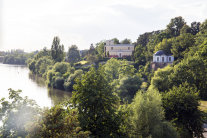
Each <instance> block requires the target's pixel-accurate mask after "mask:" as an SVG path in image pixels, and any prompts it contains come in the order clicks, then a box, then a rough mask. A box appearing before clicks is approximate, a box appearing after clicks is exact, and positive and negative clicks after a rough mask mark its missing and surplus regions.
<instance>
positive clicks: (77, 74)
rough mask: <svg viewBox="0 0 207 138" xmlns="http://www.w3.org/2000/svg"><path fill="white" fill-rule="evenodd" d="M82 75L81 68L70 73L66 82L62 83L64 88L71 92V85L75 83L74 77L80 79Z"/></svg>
mask: <svg viewBox="0 0 207 138" xmlns="http://www.w3.org/2000/svg"><path fill="white" fill-rule="evenodd" d="M82 75H83V71H82V70H76V71H75V72H74V74H71V75H70V76H69V77H68V79H67V80H66V82H65V83H64V88H65V90H66V91H70V92H72V91H73V85H74V84H75V79H81V77H82Z"/></svg>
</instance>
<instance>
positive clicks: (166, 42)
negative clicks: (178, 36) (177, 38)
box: [154, 39, 173, 54]
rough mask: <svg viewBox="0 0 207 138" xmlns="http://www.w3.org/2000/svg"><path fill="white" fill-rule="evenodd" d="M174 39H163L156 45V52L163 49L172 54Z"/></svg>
mask: <svg viewBox="0 0 207 138" xmlns="http://www.w3.org/2000/svg"><path fill="white" fill-rule="evenodd" d="M172 41H173V39H163V40H162V42H160V43H159V44H157V45H156V46H155V50H154V53H155V52H157V51H159V50H163V51H165V52H166V53H167V54H171V48H172Z"/></svg>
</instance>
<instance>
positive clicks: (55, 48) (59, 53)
mask: <svg viewBox="0 0 207 138" xmlns="http://www.w3.org/2000/svg"><path fill="white" fill-rule="evenodd" d="M51 56H52V59H53V60H54V61H55V62H61V61H63V59H64V57H65V55H64V46H63V45H60V39H59V38H58V37H57V36H56V37H54V39H53V42H52V47H51Z"/></svg>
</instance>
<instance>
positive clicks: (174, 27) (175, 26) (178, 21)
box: [166, 16, 186, 37]
mask: <svg viewBox="0 0 207 138" xmlns="http://www.w3.org/2000/svg"><path fill="white" fill-rule="evenodd" d="M185 24H186V23H185V20H184V19H183V18H182V17H181V16H179V17H175V18H173V19H171V21H170V23H169V24H168V25H167V29H166V31H167V33H168V34H170V36H171V37H175V36H179V35H180V30H181V29H182V27H183V26H184V25H185Z"/></svg>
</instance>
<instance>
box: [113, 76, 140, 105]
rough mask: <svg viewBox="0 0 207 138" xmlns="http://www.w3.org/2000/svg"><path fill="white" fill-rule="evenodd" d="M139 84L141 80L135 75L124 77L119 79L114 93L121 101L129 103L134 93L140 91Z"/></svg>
mask: <svg viewBox="0 0 207 138" xmlns="http://www.w3.org/2000/svg"><path fill="white" fill-rule="evenodd" d="M141 83H142V80H141V79H140V78H139V77H138V76H136V75H134V76H126V77H123V78H120V80H119V85H117V86H116V91H117V93H118V95H119V96H120V98H121V99H122V101H128V102H129V103H130V102H131V101H132V99H133V97H134V96H135V94H136V92H137V91H138V90H139V89H140V86H141Z"/></svg>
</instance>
